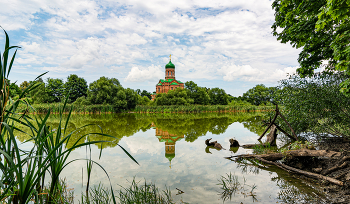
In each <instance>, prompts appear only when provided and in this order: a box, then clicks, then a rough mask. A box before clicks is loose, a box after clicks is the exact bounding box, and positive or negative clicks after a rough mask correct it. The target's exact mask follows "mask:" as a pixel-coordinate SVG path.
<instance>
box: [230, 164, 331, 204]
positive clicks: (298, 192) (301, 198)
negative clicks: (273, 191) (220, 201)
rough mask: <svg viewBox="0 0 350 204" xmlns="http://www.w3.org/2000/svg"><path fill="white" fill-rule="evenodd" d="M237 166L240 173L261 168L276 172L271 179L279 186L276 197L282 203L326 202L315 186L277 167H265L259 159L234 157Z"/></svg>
mask: <svg viewBox="0 0 350 204" xmlns="http://www.w3.org/2000/svg"><path fill="white" fill-rule="evenodd" d="M234 161H236V162H237V164H238V165H237V168H239V169H241V171H242V173H249V172H252V173H254V174H259V173H260V171H261V170H266V171H269V172H270V174H272V173H276V174H277V176H275V177H272V178H271V181H274V182H276V184H277V186H278V187H279V188H280V191H279V192H278V195H277V198H276V199H278V200H280V201H281V202H283V203H328V202H327V200H326V199H325V195H323V194H322V192H321V191H320V190H318V189H316V188H311V187H310V186H309V185H308V184H307V183H305V182H306V181H304V182H301V181H300V179H295V178H293V177H291V174H289V173H288V172H285V171H283V170H281V169H279V168H277V167H274V166H271V167H265V166H264V165H262V164H261V163H260V162H259V161H257V160H253V159H236V160H234Z"/></svg>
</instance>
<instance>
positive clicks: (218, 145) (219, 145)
mask: <svg viewBox="0 0 350 204" xmlns="http://www.w3.org/2000/svg"><path fill="white" fill-rule="evenodd" d="M214 147H215V148H216V149H222V146H221V144H220V143H215V145H214Z"/></svg>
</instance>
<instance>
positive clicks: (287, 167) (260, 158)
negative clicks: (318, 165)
mask: <svg viewBox="0 0 350 204" xmlns="http://www.w3.org/2000/svg"><path fill="white" fill-rule="evenodd" d="M252 156H253V157H254V158H255V159H257V160H259V161H262V162H265V163H267V164H272V165H275V166H277V167H279V168H281V169H283V170H285V171H288V172H291V171H292V172H296V173H298V174H302V175H305V176H308V177H311V178H316V179H322V180H325V181H329V182H331V183H333V184H336V185H339V186H343V185H344V184H343V182H342V181H339V180H337V179H334V178H331V177H328V176H323V175H320V174H315V173H311V172H307V171H303V170H300V169H296V168H294V167H290V166H288V165H285V164H281V163H276V162H272V161H268V160H265V159H263V158H262V157H260V156H259V155H255V156H254V155H249V157H252Z"/></svg>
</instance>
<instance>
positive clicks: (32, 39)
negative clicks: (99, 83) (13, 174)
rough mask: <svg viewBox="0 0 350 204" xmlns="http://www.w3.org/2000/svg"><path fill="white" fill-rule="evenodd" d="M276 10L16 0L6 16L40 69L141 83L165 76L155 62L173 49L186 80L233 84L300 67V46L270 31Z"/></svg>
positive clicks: (1, 11)
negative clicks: (110, 77) (290, 43)
mask: <svg viewBox="0 0 350 204" xmlns="http://www.w3.org/2000/svg"><path fill="white" fill-rule="evenodd" d="M273 13H274V11H273V10H272V8H271V1H269V0H250V1H242V2H237V1H232V0H219V1H209V0H193V1H186V0H179V1H166V0H149V1H141V0H128V1H126V0H121V1H118V2H115V1H94V0H76V1H70V0H63V1H62V0H52V1H44V0H29V1H24V0H14V1H6V2H3V3H2V6H1V8H0V22H4V23H2V26H3V27H4V28H5V29H6V30H8V31H9V30H10V31H12V32H14V33H16V32H17V33H16V35H17V36H19V37H18V39H16V40H17V41H18V42H19V44H21V45H22V46H23V48H24V49H22V50H20V52H18V63H20V64H21V65H31V66H33V67H34V68H35V69H37V70H38V71H39V70H53V71H55V72H56V73H60V72H61V73H64V72H75V71H78V70H79V71H81V72H82V73H83V75H85V77H87V78H92V77H91V74H92V73H94V74H96V73H98V74H100V75H109V74H111V73H113V74H114V75H113V77H116V78H118V79H124V82H125V83H126V84H127V85H128V83H129V85H135V86H136V85H137V84H138V83H140V84H142V82H145V81H150V82H152V80H155V81H153V82H154V83H156V82H157V81H158V79H159V78H163V77H164V70H162V69H156V68H155V67H157V66H160V67H163V66H164V65H165V64H166V63H167V62H168V58H167V57H166V56H168V55H169V54H172V56H173V62H174V64H175V66H176V73H177V74H176V75H177V77H179V79H180V80H181V79H185V80H187V79H188V80H202V79H203V80H211V81H213V82H214V83H215V84H217V85H218V86H230V85H229V84H227V83H230V82H232V80H236V79H240V80H243V81H259V82H260V81H262V80H263V81H264V80H265V81H272V80H275V82H277V81H278V80H280V79H281V78H279V77H281V76H283V78H284V73H285V72H286V71H285V69H286V67H295V66H297V64H298V63H297V54H298V52H299V51H298V50H295V49H293V48H292V47H291V46H290V45H286V44H281V43H280V42H278V41H277V40H276V38H275V37H274V36H272V34H271V25H272V23H273V21H274V15H273ZM2 41H3V40H2ZM0 43H1V42H0ZM116 67H119V68H116ZM120 67H123V68H124V69H120ZM146 67H147V68H146ZM150 67H152V68H150ZM111 70H114V72H111ZM116 70H118V72H116ZM151 72H153V73H152V74H151ZM141 74H143V75H141ZM262 76H263V79H262ZM18 77H22V78H24V77H25V76H24V75H23V76H20V75H19V76H18ZM131 82H133V83H131ZM134 82H137V83H134ZM140 84H139V85H140ZM152 87H153V86H152ZM134 88H136V87H134ZM152 89H153V88H152Z"/></svg>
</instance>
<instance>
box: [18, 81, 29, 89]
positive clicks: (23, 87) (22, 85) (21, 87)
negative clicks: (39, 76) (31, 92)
mask: <svg viewBox="0 0 350 204" xmlns="http://www.w3.org/2000/svg"><path fill="white" fill-rule="evenodd" d="M28 86H29V82H27V81H24V82H22V83H21V84H20V85H19V88H20V89H21V90H22V91H23V90H24V89H26V88H27V87H28Z"/></svg>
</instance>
